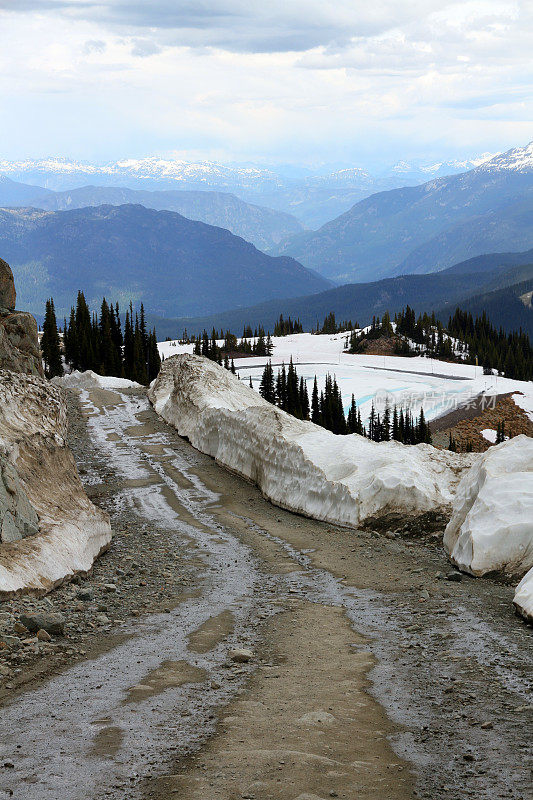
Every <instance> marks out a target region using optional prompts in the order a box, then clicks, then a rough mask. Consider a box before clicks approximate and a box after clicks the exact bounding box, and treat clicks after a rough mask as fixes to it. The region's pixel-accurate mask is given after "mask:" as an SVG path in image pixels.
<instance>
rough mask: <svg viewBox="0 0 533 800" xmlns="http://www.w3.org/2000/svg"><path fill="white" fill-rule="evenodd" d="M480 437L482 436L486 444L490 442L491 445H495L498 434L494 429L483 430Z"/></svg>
mask: <svg viewBox="0 0 533 800" xmlns="http://www.w3.org/2000/svg"><path fill="white" fill-rule="evenodd" d="M481 435H482V436H483V438H484V439H486V440H487V442H490V443H491V444H496V438H497V436H498V432H497V431H495V430H494V428H484V429H483V430H482V431H481Z"/></svg>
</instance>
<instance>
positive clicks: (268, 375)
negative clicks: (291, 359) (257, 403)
mask: <svg viewBox="0 0 533 800" xmlns="http://www.w3.org/2000/svg"><path fill="white" fill-rule="evenodd" d="M259 394H260V395H261V397H262V398H263V399H264V400H266V401H267V402H268V403H272V404H274V403H275V402H276V386H275V383H274V370H273V369H272V363H271V362H270V361H269V362H268V364H266V365H265V368H264V370H263V375H262V377H261V383H260V385H259Z"/></svg>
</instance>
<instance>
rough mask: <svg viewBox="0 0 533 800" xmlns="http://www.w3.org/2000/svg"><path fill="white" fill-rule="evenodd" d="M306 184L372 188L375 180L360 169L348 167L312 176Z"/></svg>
mask: <svg viewBox="0 0 533 800" xmlns="http://www.w3.org/2000/svg"><path fill="white" fill-rule="evenodd" d="M306 184H307V185H308V186H325V185H328V186H344V187H359V186H374V184H375V179H374V178H373V177H372V175H370V173H368V172H366V170H364V169H361V168H360V167H349V168H348V169H339V170H337V172H331V173H329V174H328V175H313V176H312V177H310V178H307V180H306Z"/></svg>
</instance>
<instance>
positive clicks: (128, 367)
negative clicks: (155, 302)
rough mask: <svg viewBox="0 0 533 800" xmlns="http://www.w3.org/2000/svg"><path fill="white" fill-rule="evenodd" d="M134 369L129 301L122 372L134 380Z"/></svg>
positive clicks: (131, 314)
mask: <svg viewBox="0 0 533 800" xmlns="http://www.w3.org/2000/svg"><path fill="white" fill-rule="evenodd" d="M134 371H135V370H134V336H133V309H132V307H131V303H130V308H129V311H126V320H125V322H124V374H125V376H126V378H129V379H130V380H134V378H133V376H134Z"/></svg>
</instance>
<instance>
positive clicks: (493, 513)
mask: <svg viewBox="0 0 533 800" xmlns="http://www.w3.org/2000/svg"><path fill="white" fill-rule="evenodd" d="M444 547H445V549H446V551H447V552H448V553H449V555H450V558H451V560H452V561H453V562H454V563H455V564H456V565H457V566H458V567H459V569H462V570H464V571H465V572H469V573H471V574H472V575H484V574H485V573H487V572H493V571H500V570H505V571H506V572H509V573H512V574H516V575H523V574H524V572H525V571H526V570H528V569H530V568H531V567H533V439H531V438H529V437H528V436H524V435H521V436H516V437H514V438H513V439H510V440H509V441H507V442H503V443H502V444H500V445H497V446H496V447H491V449H490V450H488V451H487V452H486V453H484V454H483V456H482V457H481V458H480V459H479V460H478V461H477V463H475V464H474V465H473V466H472V468H471V469H470V470H469V471H468V472H467V473H466V474H465V475H464V477H463V478H462V480H461V482H460V484H459V487H458V489H457V493H456V496H455V499H454V502H453V514H452V518H451V520H450V522H449V523H448V526H447V528H446V531H445V533H444Z"/></svg>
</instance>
